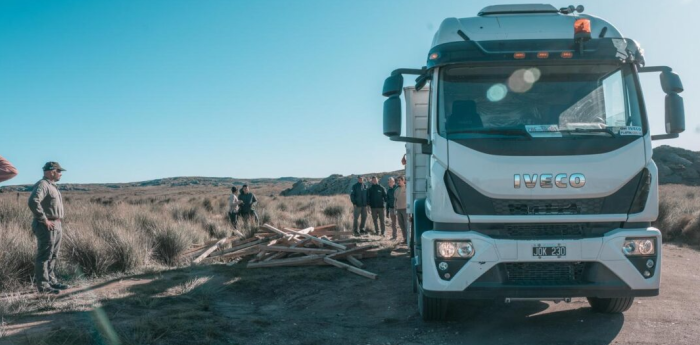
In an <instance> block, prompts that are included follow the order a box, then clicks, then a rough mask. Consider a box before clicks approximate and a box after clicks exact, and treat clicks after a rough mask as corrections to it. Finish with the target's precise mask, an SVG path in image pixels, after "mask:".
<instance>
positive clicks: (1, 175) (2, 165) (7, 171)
mask: <svg viewBox="0 0 700 345" xmlns="http://www.w3.org/2000/svg"><path fill="white" fill-rule="evenodd" d="M15 176H17V168H15V166H14V165H12V163H10V162H9V161H8V160H7V159H5V158H4V157H3V156H0V182H3V181H7V180H9V179H11V178H13V177H15Z"/></svg>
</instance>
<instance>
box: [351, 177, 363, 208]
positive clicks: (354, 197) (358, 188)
mask: <svg viewBox="0 0 700 345" xmlns="http://www.w3.org/2000/svg"><path fill="white" fill-rule="evenodd" d="M350 202H352V204H353V205H355V206H358V207H365V206H367V186H365V185H364V184H362V183H360V182H358V183H355V184H354V185H353V186H352V191H351V192H350Z"/></svg>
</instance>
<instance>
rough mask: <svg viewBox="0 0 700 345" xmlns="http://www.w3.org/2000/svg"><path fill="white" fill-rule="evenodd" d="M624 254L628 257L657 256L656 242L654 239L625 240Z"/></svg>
mask: <svg viewBox="0 0 700 345" xmlns="http://www.w3.org/2000/svg"><path fill="white" fill-rule="evenodd" d="M622 252H623V253H625V255H627V256H636V255H654V254H656V240H655V239H654V238H628V239H625V243H624V244H623V245H622Z"/></svg>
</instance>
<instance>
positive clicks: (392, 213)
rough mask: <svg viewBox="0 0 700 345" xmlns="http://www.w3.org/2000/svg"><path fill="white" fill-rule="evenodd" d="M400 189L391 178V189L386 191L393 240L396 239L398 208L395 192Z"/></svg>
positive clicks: (387, 211)
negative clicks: (395, 201)
mask: <svg viewBox="0 0 700 345" xmlns="http://www.w3.org/2000/svg"><path fill="white" fill-rule="evenodd" d="M396 188H398V186H396V181H395V180H394V178H393V177H389V189H387V190H386V215H387V216H389V219H390V220H391V239H392V240H395V239H396V207H395V206H394V191H395V190H396Z"/></svg>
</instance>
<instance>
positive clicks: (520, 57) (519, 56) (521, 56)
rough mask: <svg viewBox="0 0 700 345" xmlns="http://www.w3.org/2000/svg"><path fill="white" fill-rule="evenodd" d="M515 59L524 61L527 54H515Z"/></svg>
mask: <svg viewBox="0 0 700 345" xmlns="http://www.w3.org/2000/svg"><path fill="white" fill-rule="evenodd" d="M513 58H514V59H516V60H522V59H524V58H525V53H523V52H517V53H515V54H513Z"/></svg>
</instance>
